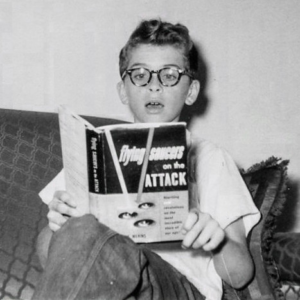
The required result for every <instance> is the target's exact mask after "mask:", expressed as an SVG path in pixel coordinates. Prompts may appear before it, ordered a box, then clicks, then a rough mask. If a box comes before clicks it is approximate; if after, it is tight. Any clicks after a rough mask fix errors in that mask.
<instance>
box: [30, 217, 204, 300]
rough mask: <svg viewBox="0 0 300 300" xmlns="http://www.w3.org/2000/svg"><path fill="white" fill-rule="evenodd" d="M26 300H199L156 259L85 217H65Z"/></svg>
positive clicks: (187, 284)
mask: <svg viewBox="0 0 300 300" xmlns="http://www.w3.org/2000/svg"><path fill="white" fill-rule="evenodd" d="M32 299H33V300H45V299H53V300H59V299H63V300H66V299H68V300H75V299H76V300H90V299H103V300H119V299H120V300H121V299H127V300H129V299H130V300H133V299H140V300H158V299H167V300H168V299H170V300H196V299H197V300H198V299H199V300H200V299H201V300H202V299H205V298H204V297H203V296H202V295H201V294H200V293H199V291H198V290H197V289H196V288H195V287H194V286H193V285H192V284H191V283H190V282H189V281H188V280H187V279H186V278H185V277H184V276H183V275H182V274H180V273H179V272H178V271H177V270H176V269H174V268H173V267H172V266H171V265H170V264H168V263H167V262H165V261H164V260H162V259H161V258H160V257H159V256H158V255H156V254H155V253H153V252H151V251H150V250H149V249H147V248H145V247H143V246H139V245H137V244H135V243H134V242H132V241H131V240H130V239H129V238H127V237H124V236H121V235H119V234H117V233H116V232H114V231H112V230H111V229H109V228H108V227H106V226H104V225H102V224H100V223H99V222H98V221H97V220H96V219H95V218H94V217H93V216H92V215H85V216H83V217H80V218H71V219H70V220H68V221H67V222H66V223H65V224H64V226H63V227H62V228H61V229H60V230H58V231H57V232H56V233H55V234H54V235H53V237H52V240H51V244H50V247H49V255H48V260H47V264H46V267H45V270H44V273H43V275H42V277H41V279H40V281H39V283H38V285H37V287H36V290H35V293H34V295H33V298H32Z"/></svg>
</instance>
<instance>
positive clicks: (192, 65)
mask: <svg viewBox="0 0 300 300" xmlns="http://www.w3.org/2000/svg"><path fill="white" fill-rule="evenodd" d="M194 53H195V52H194V46H193V43H192V41H191V39H190V37H189V33H188V30H187V28H186V27H184V26H182V25H180V24H177V25H172V24H170V23H165V22H161V21H159V20H150V21H144V22H142V23H141V24H140V25H139V26H138V27H137V29H136V30H135V31H134V32H133V34H132V35H131V37H130V39H129V41H128V42H127V44H126V45H125V47H124V48H123V49H122V51H121V53H120V74H121V79H122V80H121V82H119V83H118V85H117V89H118V93H119V96H120V99H121V101H122V102H123V103H124V104H126V105H129V108H130V110H131V112H132V114H133V117H134V121H135V122H176V121H178V120H179V117H180V113H181V111H182V108H183V106H184V104H187V105H192V104H193V103H194V102H195V101H196V99H197V96H198V93H199V89H200V83H199V81H197V80H196V79H194V75H195V73H196V72H197V69H196V66H197V64H196V59H197V58H196V57H195V55H194ZM189 161H190V172H191V174H190V177H191V180H190V181H191V182H190V191H191V199H190V200H191V210H190V213H189V215H188V218H187V220H186V222H185V224H184V226H183V228H182V230H183V232H184V234H185V237H184V239H183V241H182V243H181V244H179V245H178V243H177V244H176V243H171V244H153V245H146V246H138V245H135V244H134V243H132V242H131V241H129V239H128V238H126V237H122V236H120V235H117V234H116V233H114V232H112V231H111V230H110V229H108V228H107V227H105V226H103V225H101V224H100V223H98V222H97V221H95V219H94V218H93V217H92V216H90V215H87V216H83V217H80V216H79V214H78V212H77V210H76V203H75V202H74V200H73V199H70V197H69V196H68V194H67V193H66V192H61V191H60V192H56V193H55V195H54V198H53V200H52V201H51V202H50V203H49V214H48V219H49V227H48V228H45V230H43V232H42V233H41V234H40V237H39V246H38V249H39V254H40V258H41V261H42V262H45V261H46V260H47V263H43V264H44V265H45V272H44V274H43V278H42V280H41V282H40V285H39V286H38V287H37V289H36V293H35V296H34V299H44V297H46V298H47V299H48V298H49V299H58V298H61V299H64V298H66V297H69V298H68V299H81V298H82V299H90V298H93V299H94V298H97V299H98V298H101V297H102V298H101V299H172V300H173V299H204V297H203V296H202V295H204V296H205V297H206V299H211V300H216V299H221V297H222V280H224V281H226V282H227V283H228V284H230V285H231V286H233V287H234V288H241V287H243V286H244V285H245V284H247V283H248V282H249V281H250V280H251V278H252V276H253V263H252V260H251V257H250V254H249V251H248V249H247V244H246V235H247V234H248V232H249V231H250V230H251V228H252V227H253V226H254V225H255V224H256V223H257V222H258V220H259V212H258V211H257V209H256V207H255V206H254V204H253V203H252V200H251V197H250V195H249V193H248V191H247V188H246V187H245V185H244V183H243V181H242V179H241V177H240V175H239V173H238V170H237V168H236V166H235V165H234V163H233V161H232V159H231V158H230V157H229V156H228V154H227V153H226V152H224V151H222V150H220V149H219V148H217V147H215V146H214V145H212V144H210V143H208V142H205V141H192V145H191V149H190V152H189ZM58 181H59V178H57V179H56V183H57V182H58ZM56 183H52V187H53V186H55V185H56ZM50 188H51V187H48V188H47V189H48V192H49V189H50ZM75 217H78V218H75ZM53 232H55V234H53ZM52 235H53V237H52ZM51 237H52V240H51V243H50V239H51ZM49 243H50V247H49V252H48V244H49ZM149 249H151V250H152V251H149ZM153 252H156V253H157V254H158V255H159V256H160V257H161V258H163V260H161V258H160V257H159V256H157V255H156V254H154V253H153ZM48 253H49V254H48ZM47 257H48V258H47ZM168 263H169V264H170V265H169V264H168ZM171 265H172V266H171ZM173 267H175V268H173ZM178 271H179V272H180V273H179V272H178ZM181 273H182V274H183V275H184V276H182V275H181ZM186 277H187V279H188V280H187V279H186Z"/></svg>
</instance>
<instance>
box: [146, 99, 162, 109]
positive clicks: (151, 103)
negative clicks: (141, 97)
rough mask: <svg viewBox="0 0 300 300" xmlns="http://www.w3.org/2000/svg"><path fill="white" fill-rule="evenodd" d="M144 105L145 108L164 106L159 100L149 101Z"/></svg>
mask: <svg viewBox="0 0 300 300" xmlns="http://www.w3.org/2000/svg"><path fill="white" fill-rule="evenodd" d="M146 107H147V108H162V107H164V105H163V104H161V103H160V102H156V101H151V102H149V103H147V104H146Z"/></svg>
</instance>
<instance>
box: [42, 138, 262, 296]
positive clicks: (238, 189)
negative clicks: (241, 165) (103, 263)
mask: <svg viewBox="0 0 300 300" xmlns="http://www.w3.org/2000/svg"><path fill="white" fill-rule="evenodd" d="M194 147H196V148H194ZM193 149H197V150H196V152H195V153H194V154H193V155H190V158H189V160H190V172H191V173H193V174H196V176H194V177H196V183H191V185H190V191H191V195H193V196H191V199H193V201H192V203H190V206H191V207H198V208H199V209H200V210H201V211H202V212H204V213H208V214H210V215H211V217H212V218H214V219H215V220H216V221H217V222H218V223H219V225H220V226H221V228H223V229H224V228H226V227H227V226H228V225H229V224H231V223H232V222H234V221H236V220H237V219H239V218H242V219H243V222H244V227H245V232H246V236H247V235H248V233H249V231H250V230H251V229H252V227H253V226H254V225H255V224H256V223H257V222H258V221H259V219H260V213H259V211H258V209H257V208H256V206H255V204H254V203H253V201H252V198H251V196H250V194H249V191H248V189H247V187H246V185H245V183H244V181H243V179H242V177H241V176H240V173H239V171H238V169H237V167H236V165H235V163H234V162H233V160H232V158H231V157H230V156H229V154H228V153H227V152H226V151H224V150H222V149H221V148H219V147H217V146H215V145H214V144H212V143H210V142H208V141H203V140H199V141H197V142H195V141H194V142H193ZM190 153H193V151H192V152H190ZM56 190H65V180H64V174H63V171H61V172H60V173H59V174H58V175H57V177H55V178H54V179H53V181H52V182H50V184H49V185H47V187H46V188H45V189H44V190H43V191H42V192H41V193H40V197H41V198H42V200H43V202H45V203H46V204H48V203H49V202H50V201H51V200H52V198H53V194H54V192H55V191H56ZM148 247H149V248H151V249H152V250H153V251H154V252H156V253H157V254H158V255H160V256H161V257H162V258H163V259H164V260H166V261H167V262H169V263H170V264H171V265H173V266H174V267H175V268H176V269H177V270H179V271H180V272H181V273H182V274H183V275H185V276H186V277H187V278H188V279H189V281H190V282H192V283H193V284H194V285H195V286H196V287H197V289H198V290H199V291H200V292H201V293H202V294H203V295H204V296H205V297H206V299H207V300H218V299H221V298H222V280H221V278H220V276H219V275H218V274H217V272H216V270H215V267H214V264H213V260H212V255H211V254H210V253H209V252H204V251H202V250H183V249H182V248H181V247H180V243H173V244H172V243H170V244H153V245H148Z"/></svg>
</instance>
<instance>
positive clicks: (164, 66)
mask: <svg viewBox="0 0 300 300" xmlns="http://www.w3.org/2000/svg"><path fill="white" fill-rule="evenodd" d="M137 67H140V68H149V66H148V65H147V64H145V63H135V64H133V65H132V66H131V67H130V68H129V69H134V68H137ZM168 67H174V68H177V69H184V68H181V67H180V66H179V65H177V64H165V65H163V66H162V67H161V68H160V69H162V68H168Z"/></svg>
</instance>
